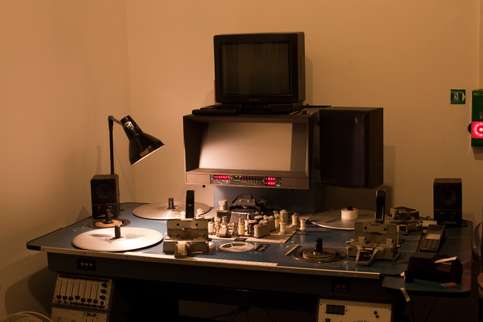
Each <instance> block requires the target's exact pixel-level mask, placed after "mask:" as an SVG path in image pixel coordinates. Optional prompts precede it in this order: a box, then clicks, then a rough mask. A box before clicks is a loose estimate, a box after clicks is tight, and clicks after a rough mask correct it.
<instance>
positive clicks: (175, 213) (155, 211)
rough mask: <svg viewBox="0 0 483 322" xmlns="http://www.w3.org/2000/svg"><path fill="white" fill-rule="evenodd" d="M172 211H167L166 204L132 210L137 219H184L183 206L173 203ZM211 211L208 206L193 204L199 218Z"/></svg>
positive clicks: (153, 204)
mask: <svg viewBox="0 0 483 322" xmlns="http://www.w3.org/2000/svg"><path fill="white" fill-rule="evenodd" d="M174 205H175V206H174V209H168V204H162V203H150V204H145V205H142V206H139V207H137V208H135V209H134V210H133V214H134V215H135V216H137V217H140V218H144V219H157V220H168V219H184V218H185V204H184V203H179V202H175V203H174ZM210 210H211V207H210V206H207V205H205V204H203V203H200V202H195V214H196V216H201V215H204V214H206V213H207V212H208V211H210Z"/></svg>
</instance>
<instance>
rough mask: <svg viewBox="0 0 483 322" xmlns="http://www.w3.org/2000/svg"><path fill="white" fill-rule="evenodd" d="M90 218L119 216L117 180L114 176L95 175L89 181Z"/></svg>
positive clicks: (115, 175)
mask: <svg viewBox="0 0 483 322" xmlns="http://www.w3.org/2000/svg"><path fill="white" fill-rule="evenodd" d="M91 201H92V217H94V218H100V217H105V216H106V214H107V213H108V212H110V213H111V216H113V217H117V216H118V215H119V179H118V177H117V174H114V175H95V176H94V177H92V179H91Z"/></svg>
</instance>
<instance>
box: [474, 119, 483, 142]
mask: <svg viewBox="0 0 483 322" xmlns="http://www.w3.org/2000/svg"><path fill="white" fill-rule="evenodd" d="M471 138H472V139H483V122H479V121H473V122H471Z"/></svg>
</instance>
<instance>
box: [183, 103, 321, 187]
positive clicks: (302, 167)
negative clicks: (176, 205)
mask: <svg viewBox="0 0 483 322" xmlns="http://www.w3.org/2000/svg"><path fill="white" fill-rule="evenodd" d="M315 115H316V113H315V111H308V112H306V113H297V114H295V115H288V114H281V115H269V116H264V115H239V116H229V117H227V116H199V115H186V116H184V119H183V123H184V144H185V161H186V182H187V184H198V185H208V184H214V185H219V186H233V187H256V188H278V189H309V188H310V180H311V173H312V171H311V166H312V163H313V162H312V160H311V156H312V155H313V154H312V153H311V149H312V141H313V137H312V134H313V126H312V123H313V122H314V121H315ZM315 155H317V154H315Z"/></svg>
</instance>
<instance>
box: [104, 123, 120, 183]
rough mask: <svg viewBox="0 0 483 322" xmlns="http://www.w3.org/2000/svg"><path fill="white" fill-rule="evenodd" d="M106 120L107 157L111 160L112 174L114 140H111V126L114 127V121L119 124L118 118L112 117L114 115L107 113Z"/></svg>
mask: <svg viewBox="0 0 483 322" xmlns="http://www.w3.org/2000/svg"><path fill="white" fill-rule="evenodd" d="M107 122H108V124H109V157H110V160H111V174H112V175H114V140H113V135H112V132H113V127H114V122H116V123H118V124H121V122H120V121H119V120H117V119H116V118H114V116H112V115H109V116H108V117H107Z"/></svg>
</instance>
